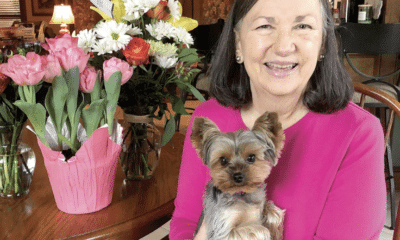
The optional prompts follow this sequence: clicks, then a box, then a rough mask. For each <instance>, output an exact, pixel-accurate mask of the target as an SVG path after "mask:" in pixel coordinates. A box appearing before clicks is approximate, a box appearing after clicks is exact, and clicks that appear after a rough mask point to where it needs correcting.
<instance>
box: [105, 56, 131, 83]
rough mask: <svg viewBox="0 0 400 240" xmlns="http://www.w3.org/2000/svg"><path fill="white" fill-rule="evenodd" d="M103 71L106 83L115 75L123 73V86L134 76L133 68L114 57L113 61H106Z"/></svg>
mask: <svg viewBox="0 0 400 240" xmlns="http://www.w3.org/2000/svg"><path fill="white" fill-rule="evenodd" d="M103 71H104V79H105V80H106V81H108V79H109V78H110V76H111V75H112V74H113V73H115V72H117V71H121V73H122V79H121V85H123V84H125V83H126V82H127V81H128V80H129V79H130V78H131V76H132V74H133V68H132V67H131V66H130V65H129V63H127V62H125V61H122V60H121V59H119V58H116V57H112V58H111V59H109V60H106V61H104V63H103Z"/></svg>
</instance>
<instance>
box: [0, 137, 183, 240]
mask: <svg viewBox="0 0 400 240" xmlns="http://www.w3.org/2000/svg"><path fill="white" fill-rule="evenodd" d="M24 134H26V135H25V136H24V139H25V140H24V141H25V142H26V143H28V144H29V145H30V146H31V147H32V148H33V149H34V151H35V154H36V161H37V162H36V169H35V172H34V175H33V180H32V185H31V187H30V192H29V194H28V195H27V196H24V197H22V198H17V199H4V198H0V215H1V216H0V219H1V220H0V239H40V240H42V239H65V238H73V239H88V238H90V239H104V238H112V239H139V238H141V237H144V236H146V235H147V234H149V233H150V232H152V231H154V230H156V229H157V228H159V227H160V226H162V225H163V224H164V223H166V222H167V221H168V220H169V219H170V217H171V214H172V211H173V209H174V203H173V201H174V198H175V196H176V190H177V182H178V173H179V167H180V161H181V155H182V146H183V140H184V135H183V134H182V133H179V132H177V133H175V136H174V137H173V146H172V145H171V144H167V145H166V146H164V147H163V148H162V150H161V159H160V164H159V166H158V168H157V169H156V172H155V175H154V176H153V178H152V179H150V180H145V181H132V182H131V181H128V182H126V181H124V173H123V172H122V170H121V167H120V166H118V167H117V174H116V178H115V186H114V193H113V199H112V202H111V204H110V205H109V206H108V207H106V208H105V209H102V210H100V211H98V212H94V213H89V214H81V215H73V214H67V213H64V212H61V211H60V210H58V208H57V206H56V203H55V200H54V196H53V192H52V190H51V186H50V182H49V179H48V176H47V172H46V169H45V167H44V162H43V157H42V155H41V152H40V150H39V148H38V146H37V142H36V138H35V137H34V136H33V135H31V134H32V133H30V132H28V131H25V133H24Z"/></svg>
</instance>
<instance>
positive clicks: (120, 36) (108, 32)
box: [95, 20, 132, 51]
mask: <svg viewBox="0 0 400 240" xmlns="http://www.w3.org/2000/svg"><path fill="white" fill-rule="evenodd" d="M130 30H132V27H131V26H129V25H127V24H125V23H117V22H116V21H115V20H111V21H106V22H102V23H100V24H98V25H97V26H96V29H95V31H96V33H97V35H98V37H100V38H102V40H104V41H107V43H108V44H109V45H110V47H111V49H112V50H113V51H118V50H120V49H122V48H125V46H126V45H127V44H128V43H129V41H130V40H131V39H132V37H131V36H129V35H128V34H127V32H129V31H130Z"/></svg>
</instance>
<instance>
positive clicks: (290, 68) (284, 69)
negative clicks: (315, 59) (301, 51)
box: [264, 62, 299, 78]
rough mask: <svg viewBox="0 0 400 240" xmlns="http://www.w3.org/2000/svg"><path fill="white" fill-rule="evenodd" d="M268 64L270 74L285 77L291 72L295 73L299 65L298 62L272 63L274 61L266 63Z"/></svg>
mask: <svg viewBox="0 0 400 240" xmlns="http://www.w3.org/2000/svg"><path fill="white" fill-rule="evenodd" d="M264 65H265V66H266V69H267V72H268V74H270V75H272V76H274V77H278V78H284V77H287V76H289V75H291V74H293V73H294V72H295V71H296V69H297V66H298V65H299V64H298V63H281V62H280V63H272V62H267V63H265V64H264Z"/></svg>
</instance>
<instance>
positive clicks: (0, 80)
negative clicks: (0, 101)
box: [0, 72, 11, 94]
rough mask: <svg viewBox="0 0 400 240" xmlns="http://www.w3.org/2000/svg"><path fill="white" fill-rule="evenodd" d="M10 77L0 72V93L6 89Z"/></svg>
mask: <svg viewBox="0 0 400 240" xmlns="http://www.w3.org/2000/svg"><path fill="white" fill-rule="evenodd" d="M10 81H11V80H10V78H9V77H7V76H6V75H4V74H2V73H1V72H0V94H2V93H3V92H4V90H6V88H7V86H8V84H9V83H10Z"/></svg>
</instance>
